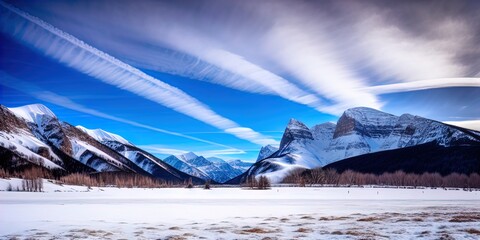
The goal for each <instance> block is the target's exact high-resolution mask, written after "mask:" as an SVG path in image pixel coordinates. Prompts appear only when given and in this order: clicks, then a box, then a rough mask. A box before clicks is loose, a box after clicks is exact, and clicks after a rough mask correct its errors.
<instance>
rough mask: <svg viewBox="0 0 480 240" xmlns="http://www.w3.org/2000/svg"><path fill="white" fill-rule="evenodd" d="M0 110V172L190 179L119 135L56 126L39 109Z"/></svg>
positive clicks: (58, 123)
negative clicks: (21, 169) (0, 168)
mask: <svg viewBox="0 0 480 240" xmlns="http://www.w3.org/2000/svg"><path fill="white" fill-rule="evenodd" d="M0 109H1V111H0V120H1V122H0V123H1V124H0V154H1V157H2V161H1V163H0V164H1V165H2V166H3V167H5V168H15V169H17V168H19V167H28V166H31V165H37V166H42V167H45V168H47V169H50V170H56V171H63V172H67V173H69V172H88V173H90V172H127V173H139V174H143V175H150V176H153V177H157V178H162V179H165V180H175V181H183V180H185V179H188V178H189V177H190V176H189V175H187V174H184V173H182V172H180V171H178V170H176V169H175V168H173V167H171V166H169V165H168V164H165V163H163V162H161V161H160V160H159V159H157V158H155V157H154V156H153V155H151V154H148V153H147V152H145V151H143V150H141V149H138V148H137V147H135V146H134V145H133V144H131V143H129V142H128V141H127V140H125V139H124V138H122V137H121V136H118V135H116V134H113V133H108V132H105V131H103V130H100V129H97V130H90V129H86V128H84V127H78V128H77V127H74V126H72V125H70V124H68V123H66V122H62V121H60V120H58V118H57V117H56V116H55V114H54V113H53V112H52V111H51V110H50V109H48V108H47V107H45V106H43V105H40V104H33V105H27V106H22V107H17V108H10V109H9V108H6V107H4V106H1V105H0ZM195 180H197V179H195ZM198 180H200V179H198Z"/></svg>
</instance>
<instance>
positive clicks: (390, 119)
mask: <svg viewBox="0 0 480 240" xmlns="http://www.w3.org/2000/svg"><path fill="white" fill-rule="evenodd" d="M398 118H399V117H397V116H395V115H393V114H390V113H385V112H382V111H379V110H376V109H373V108H367V107H356V108H350V109H348V110H346V111H345V112H344V113H343V114H342V116H341V117H340V119H338V122H337V128H336V130H335V134H334V136H333V138H337V137H340V136H345V135H348V134H350V133H352V132H354V131H361V132H363V131H368V128H369V126H376V127H379V126H382V127H383V129H384V130H385V131H384V132H388V131H389V129H390V128H393V126H394V125H395V124H396V122H397V121H398Z"/></svg>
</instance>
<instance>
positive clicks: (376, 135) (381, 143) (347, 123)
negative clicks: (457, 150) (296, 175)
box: [237, 107, 480, 182]
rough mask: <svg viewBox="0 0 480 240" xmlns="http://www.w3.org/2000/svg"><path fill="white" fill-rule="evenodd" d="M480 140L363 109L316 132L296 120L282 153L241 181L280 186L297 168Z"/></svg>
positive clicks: (452, 129) (447, 128) (415, 118)
mask: <svg viewBox="0 0 480 240" xmlns="http://www.w3.org/2000/svg"><path fill="white" fill-rule="evenodd" d="M479 134H480V133H479V132H476V131H473V130H468V129H463V128H459V127H454V126H450V125H447V124H444V123H441V122H437V121H434V120H430V119H426V118H422V117H419V116H413V115H410V114H403V115H401V116H395V115H392V114H388V113H384V112H381V111H377V110H374V109H370V108H363V107H360V108H352V109H349V110H347V111H345V112H344V113H343V115H342V116H341V117H340V119H339V120H338V122H337V124H334V123H323V124H319V125H316V126H314V127H312V128H311V129H310V128H308V127H307V126H305V125H304V124H303V123H301V122H299V121H297V120H295V119H291V120H290V122H289V123H288V125H287V127H286V129H285V132H284V134H283V137H282V140H281V143H280V148H279V150H278V151H276V152H275V153H273V154H271V155H270V156H269V157H267V158H265V159H263V160H260V161H258V162H256V163H255V164H254V165H253V166H252V167H251V168H250V169H249V170H248V172H246V173H245V174H244V175H243V176H240V178H244V177H245V176H247V175H259V174H263V175H266V176H268V177H269V178H270V179H271V180H272V181H274V182H279V181H281V180H282V179H283V177H284V176H285V174H287V173H288V172H290V171H291V170H293V169H296V168H307V169H310V168H314V167H322V166H325V165H327V164H330V163H333V162H336V161H339V160H342V159H346V158H350V157H355V156H360V155H364V154H369V153H374V152H380V151H387V150H393V149H401V148H407V147H412V146H418V145H422V144H426V143H434V144H436V145H438V146H441V147H443V148H449V147H453V146H460V145H473V146H478V145H479V143H480V138H479V136H480V135H479ZM237 180H238V178H237Z"/></svg>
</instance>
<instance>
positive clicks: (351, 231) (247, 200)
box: [0, 179, 480, 239]
mask: <svg viewBox="0 0 480 240" xmlns="http://www.w3.org/2000/svg"><path fill="white" fill-rule="evenodd" d="M8 182H9V183H10V184H11V185H15V184H18V182H19V180H15V179H12V180H9V181H8ZM6 186H7V181H6V180H3V179H0V189H5V188H6ZM45 189H46V191H47V192H43V193H26V192H5V191H3V192H0V238H1V239H11V238H13V239H15V238H19V239H26V238H33V239H52V238H55V239H75V238H86V239H348V238H350V239H387V238H389V239H417V238H420V237H421V238H425V239H442V238H443V239H479V238H480V191H472V192H469V191H463V190H443V189H385V188H274V189H272V190H265V191H261V190H242V189H239V188H215V189H213V190H203V189H181V188H172V189H118V188H93V189H92V190H90V191H87V189H86V188H85V187H78V186H58V185H54V184H52V183H48V182H45Z"/></svg>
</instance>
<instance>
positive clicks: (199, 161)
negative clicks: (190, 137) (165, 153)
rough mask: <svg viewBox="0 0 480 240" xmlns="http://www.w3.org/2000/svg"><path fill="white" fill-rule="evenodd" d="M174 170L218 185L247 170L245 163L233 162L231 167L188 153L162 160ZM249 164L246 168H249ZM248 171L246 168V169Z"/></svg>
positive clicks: (218, 160)
mask: <svg viewBox="0 0 480 240" xmlns="http://www.w3.org/2000/svg"><path fill="white" fill-rule="evenodd" d="M163 161H164V162H166V163H168V164H170V165H172V166H173V167H175V168H176V169H178V170H180V171H182V172H185V173H188V174H190V175H192V176H196V177H199V178H201V179H204V180H213V181H215V182H218V183H223V182H226V181H228V180H230V179H232V178H234V177H236V176H238V175H240V174H242V173H243V172H244V171H242V170H245V168H247V167H246V166H245V165H247V164H246V163H245V162H242V161H240V160H236V161H233V162H232V164H233V165H231V164H230V163H228V162H226V161H225V160H223V159H220V158H214V157H211V158H205V157H203V156H197V155H196V154H194V153H193V152H189V153H186V154H182V155H177V156H174V155H172V156H169V157H167V158H165V159H164V160H163ZM250 166H251V164H250V165H249V166H248V167H250ZM247 169H248V168H247Z"/></svg>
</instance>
